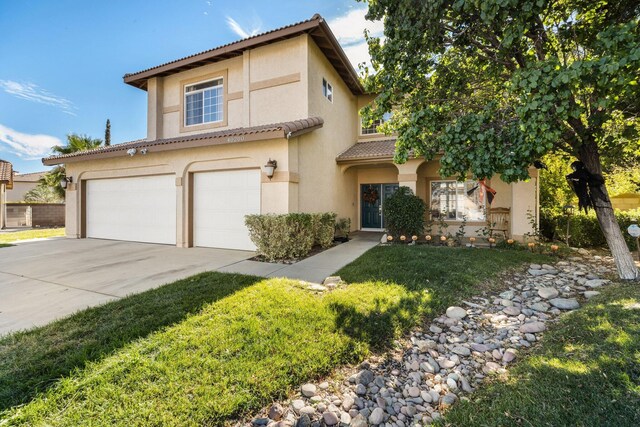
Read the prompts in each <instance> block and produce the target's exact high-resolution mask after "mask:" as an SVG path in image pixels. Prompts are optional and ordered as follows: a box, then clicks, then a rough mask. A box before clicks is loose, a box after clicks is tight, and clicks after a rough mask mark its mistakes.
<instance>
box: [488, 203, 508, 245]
mask: <svg viewBox="0 0 640 427" xmlns="http://www.w3.org/2000/svg"><path fill="white" fill-rule="evenodd" d="M510 217H511V209H510V208H490V209H489V221H488V222H489V235H490V236H491V237H493V233H494V232H497V233H502V234H503V235H504V238H505V239H508V238H509V219H510Z"/></svg>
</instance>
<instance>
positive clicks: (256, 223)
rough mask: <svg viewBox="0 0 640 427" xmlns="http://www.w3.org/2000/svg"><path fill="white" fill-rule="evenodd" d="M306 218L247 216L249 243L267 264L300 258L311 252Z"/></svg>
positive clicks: (311, 237)
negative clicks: (268, 262) (254, 246)
mask: <svg viewBox="0 0 640 427" xmlns="http://www.w3.org/2000/svg"><path fill="white" fill-rule="evenodd" d="M312 221H313V220H312V217H311V215H310V214H300V213H290V214H284V215H276V214H266V215H247V216H245V224H246V225H247V228H248V229H249V236H250V238H251V241H252V242H253V244H254V245H256V248H257V250H258V254H259V255H262V256H263V257H264V258H265V259H266V260H267V261H270V262H275V261H283V260H292V259H298V258H303V257H305V256H307V255H308V254H309V252H311V248H312V247H313V243H314V242H315V235H314V230H313V224H312Z"/></svg>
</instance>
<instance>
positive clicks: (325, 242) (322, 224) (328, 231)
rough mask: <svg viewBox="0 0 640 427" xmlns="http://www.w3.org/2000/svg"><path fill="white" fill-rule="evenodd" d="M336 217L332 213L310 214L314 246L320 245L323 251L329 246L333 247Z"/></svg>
mask: <svg viewBox="0 0 640 427" xmlns="http://www.w3.org/2000/svg"><path fill="white" fill-rule="evenodd" d="M336 216H337V215H336V214H335V213H333V212H323V213H314V214H311V217H312V222H313V235H314V245H320V246H321V247H322V248H324V249H327V248H330V247H331V245H333V236H334V234H335V224H336Z"/></svg>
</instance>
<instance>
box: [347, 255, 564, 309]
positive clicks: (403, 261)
mask: <svg viewBox="0 0 640 427" xmlns="http://www.w3.org/2000/svg"><path fill="white" fill-rule="evenodd" d="M550 261H552V260H551V259H550V258H549V257H547V256H545V255H540V254H535V253H531V252H528V251H519V250H497V249H491V250H487V249H469V248H448V247H431V246H426V245H425V246H417V247H411V246H404V245H391V246H377V247H375V248H373V249H371V250H370V251H369V252H367V253H366V254H365V255H364V256H362V257H360V258H358V259H357V260H355V261H354V262H352V263H351V264H349V265H347V266H346V267H344V268H342V269H341V270H340V271H339V272H338V273H337V274H338V275H340V276H341V277H342V278H343V279H344V280H346V281H348V282H351V283H353V282H363V281H370V280H374V281H382V282H393V283H398V284H402V285H403V286H404V287H405V288H406V289H407V290H409V291H419V290H423V289H428V290H429V291H430V292H432V293H433V295H434V298H433V300H432V304H431V305H430V309H435V310H436V312H438V311H442V309H443V308H446V307H448V306H449V305H451V304H453V303H455V302H456V301H458V302H459V301H460V300H461V299H463V298H465V297H468V296H470V295H474V294H476V293H478V285H479V284H480V283H481V282H483V281H487V280H490V279H492V278H494V277H496V275H497V274H499V273H501V272H504V271H505V270H508V269H511V268H514V267H517V266H519V265H522V263H544V262H550ZM487 285H489V283H487ZM497 285H498V286H502V285H501V284H500V283H498V284H497ZM487 289H489V288H487Z"/></svg>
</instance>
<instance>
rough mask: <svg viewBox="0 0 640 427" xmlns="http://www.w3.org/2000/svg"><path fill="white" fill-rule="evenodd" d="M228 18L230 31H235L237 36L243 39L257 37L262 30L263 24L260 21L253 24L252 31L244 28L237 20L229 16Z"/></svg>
mask: <svg viewBox="0 0 640 427" xmlns="http://www.w3.org/2000/svg"><path fill="white" fill-rule="evenodd" d="M226 18H227V25H228V26H229V29H231V31H233V32H234V33H236V34H237V35H239V36H240V37H242V38H243V39H246V38H248V37H253V36H255V35H256V34H258V33H259V32H260V31H261V29H262V23H261V22H259V20H258V21H257V22H254V23H253V24H252V26H251V29H248V28H243V27H242V26H241V25H240V24H239V23H238V21H236V20H235V19H233V18H232V17H230V16H227V17H226Z"/></svg>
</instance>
